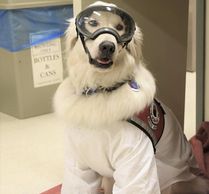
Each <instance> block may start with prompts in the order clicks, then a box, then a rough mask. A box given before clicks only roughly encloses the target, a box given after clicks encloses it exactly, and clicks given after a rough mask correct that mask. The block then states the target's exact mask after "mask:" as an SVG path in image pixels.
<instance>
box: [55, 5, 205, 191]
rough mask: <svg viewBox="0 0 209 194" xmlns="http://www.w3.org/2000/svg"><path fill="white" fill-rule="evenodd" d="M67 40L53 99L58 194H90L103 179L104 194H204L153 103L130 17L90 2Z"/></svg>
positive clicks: (175, 129)
mask: <svg viewBox="0 0 209 194" xmlns="http://www.w3.org/2000/svg"><path fill="white" fill-rule="evenodd" d="M66 35H67V38H66V45H67V51H66V54H67V64H68V77H67V78H66V79H65V81H64V82H63V83H62V84H61V85H60V86H59V88H58V90H57V92H56V95H55V98H54V106H55V111H56V113H57V114H58V115H59V116H60V117H61V118H63V119H64V120H65V122H66V123H67V128H66V139H67V153H66V170H65V177H64V182H63V186H62V194H97V193H99V188H101V183H102V178H103V177H105V178H106V181H105V184H104V192H105V193H106V194H110V193H113V194H159V193H163V194H171V193H172V194H174V193H176V194H206V193H207V190H208V186H207V185H206V181H205V180H204V179H202V178H199V177H197V176H195V175H194V174H193V173H191V169H192V168H195V166H196V164H195V161H194V157H193V155H192V153H191V148H190V145H189V144H188V142H187V140H186V139H185V137H184V134H183V132H182V130H181V127H180V125H179V123H178V122H177V120H176V118H175V117H174V115H173V114H172V112H171V111H170V110H169V109H168V108H167V107H166V106H165V105H163V104H162V103H160V102H158V101H157V100H155V99H154V97H155V81H154V78H153V76H152V75H151V73H150V72H149V71H148V70H147V69H146V67H145V65H144V64H143V61H142V54H141V45H142V34H141V31H140V29H139V28H138V27H137V26H136V25H135V22H134V21H133V19H132V18H131V16H129V15H128V14H127V13H126V12H125V11H123V10H121V9H119V8H117V7H116V6H115V5H113V4H107V3H103V2H96V3H94V4H93V5H91V6H89V7H88V8H87V9H85V10H84V11H83V12H81V13H80V14H79V15H78V16H77V17H76V19H73V20H71V21H70V26H69V29H68V31H67V33H66ZM155 150H156V151H155ZM111 183H112V184H113V185H111Z"/></svg>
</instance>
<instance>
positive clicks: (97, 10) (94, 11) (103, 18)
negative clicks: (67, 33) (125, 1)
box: [75, 6, 136, 43]
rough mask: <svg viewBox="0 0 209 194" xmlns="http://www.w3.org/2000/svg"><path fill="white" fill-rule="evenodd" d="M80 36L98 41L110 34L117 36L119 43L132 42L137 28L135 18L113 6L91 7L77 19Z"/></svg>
mask: <svg viewBox="0 0 209 194" xmlns="http://www.w3.org/2000/svg"><path fill="white" fill-rule="evenodd" d="M75 24H76V28H77V32H78V34H79V35H82V36H83V37H85V38H87V39H92V40H94V39H96V38H97V37H98V36H99V35H101V34H104V33H108V34H112V35H113V36H115V38H116V40H117V42H118V43H128V42H130V41H131V39H132V37H133V35H134V32H135V29H136V26H135V22H134V20H133V18H132V17H131V16H130V15H129V14H128V13H126V12H125V11H124V10H122V9H119V8H117V7H113V6H91V7H88V8H87V9H85V10H84V11H82V12H81V13H80V14H79V15H78V16H77V17H76V21H75Z"/></svg>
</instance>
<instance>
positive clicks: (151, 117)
mask: <svg viewBox="0 0 209 194" xmlns="http://www.w3.org/2000/svg"><path fill="white" fill-rule="evenodd" d="M164 115H165V112H164V110H163V108H162V106H161V105H160V103H159V102H158V101H157V100H156V99H154V101H153V102H152V103H151V104H150V106H148V107H146V108H145V109H144V110H143V111H142V112H140V113H138V114H135V115H134V116H133V117H132V118H131V119H129V120H128V122H129V123H131V124H133V125H134V126H136V127H137V128H139V129H140V130H142V131H143V132H144V133H145V134H146V135H147V136H148V137H149V138H150V140H151V142H152V145H153V148H154V152H156V148H155V146H156V145H157V143H158V142H159V140H160V138H161V136H162V134H163V131H164V125H165V118H164Z"/></svg>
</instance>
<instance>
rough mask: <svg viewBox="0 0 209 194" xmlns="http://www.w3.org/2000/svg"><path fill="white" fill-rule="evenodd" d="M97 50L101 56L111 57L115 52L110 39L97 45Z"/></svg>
mask: <svg viewBox="0 0 209 194" xmlns="http://www.w3.org/2000/svg"><path fill="white" fill-rule="evenodd" d="M99 50H100V52H101V54H102V56H103V57H111V56H112V54H113V53H114V52H115V45H114V43H112V42H110V41H103V42H102V43H100V45H99Z"/></svg>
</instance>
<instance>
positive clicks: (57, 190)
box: [40, 185, 62, 194]
mask: <svg viewBox="0 0 209 194" xmlns="http://www.w3.org/2000/svg"><path fill="white" fill-rule="evenodd" d="M61 187H62V185H57V186H56V187H53V188H51V189H49V190H48V191H44V192H43V193H40V194H61Z"/></svg>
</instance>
